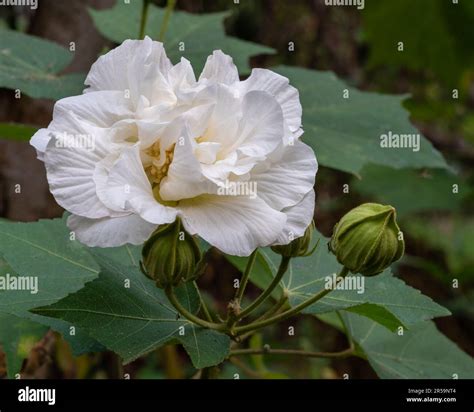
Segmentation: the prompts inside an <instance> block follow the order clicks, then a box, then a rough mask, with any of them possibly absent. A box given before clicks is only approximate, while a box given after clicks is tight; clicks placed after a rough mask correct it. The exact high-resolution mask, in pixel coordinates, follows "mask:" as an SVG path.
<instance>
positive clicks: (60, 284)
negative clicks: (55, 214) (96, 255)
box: [0, 219, 99, 315]
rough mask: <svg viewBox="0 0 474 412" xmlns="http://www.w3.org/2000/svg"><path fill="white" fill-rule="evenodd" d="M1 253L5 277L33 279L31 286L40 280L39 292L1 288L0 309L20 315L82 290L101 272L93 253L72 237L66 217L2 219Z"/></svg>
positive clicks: (0, 232)
mask: <svg viewBox="0 0 474 412" xmlns="http://www.w3.org/2000/svg"><path fill="white" fill-rule="evenodd" d="M0 253H1V255H3V258H4V259H5V261H6V263H5V262H1V261H0V273H1V274H2V275H3V278H4V279H5V280H8V279H12V278H18V277H22V278H23V279H30V286H32V285H34V282H35V280H37V287H38V290H37V293H34V292H35V291H34V290H11V289H9V288H7V290H0V294H1V300H0V312H7V313H11V314H16V315H21V313H24V312H25V311H27V310H28V309H31V308H34V307H37V306H42V305H49V304H51V303H53V302H56V301H58V300H59V299H62V298H63V297H65V296H67V295H68V294H70V293H73V292H76V291H77V290H79V289H81V288H82V287H83V286H84V285H85V284H86V283H87V282H90V281H91V280H93V279H95V278H96V277H97V275H98V274H99V267H98V265H97V264H96V263H95V261H94V259H93V258H92V256H91V255H90V254H89V253H88V252H87V251H86V250H84V248H83V247H82V245H80V244H79V243H78V242H77V241H75V240H70V232H69V229H68V228H67V227H66V225H65V222H64V220H63V219H54V220H40V221H38V222H34V223H18V222H5V221H0ZM7 264H8V265H7ZM10 272H13V273H10ZM8 274H9V277H8V276H7V275H8ZM31 281H32V282H31ZM32 292H33V293H32Z"/></svg>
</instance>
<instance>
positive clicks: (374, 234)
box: [329, 203, 405, 276]
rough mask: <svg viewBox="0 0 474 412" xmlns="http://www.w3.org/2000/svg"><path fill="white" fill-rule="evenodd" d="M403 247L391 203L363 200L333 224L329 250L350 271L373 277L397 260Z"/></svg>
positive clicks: (401, 253)
mask: <svg viewBox="0 0 474 412" xmlns="http://www.w3.org/2000/svg"><path fill="white" fill-rule="evenodd" d="M404 249H405V243H404V241H403V236H401V232H400V228H399V227H398V224H397V222H396V212H395V209H394V208H393V207H392V206H386V205H379V204H376V203H365V204H363V205H360V206H358V207H356V208H355V209H352V210H351V211H350V212H348V213H347V214H346V215H344V216H343V217H342V219H341V220H340V221H339V223H337V224H336V226H334V231H333V235H332V238H331V241H330V242H329V250H330V251H331V252H332V253H334V255H336V257H337V260H338V261H339V263H340V264H342V265H344V266H345V267H346V268H347V269H349V270H350V271H351V272H353V273H360V274H362V275H364V276H374V275H377V274H378V273H380V272H382V271H383V270H384V269H386V268H387V267H388V266H390V265H391V264H392V263H393V262H395V261H397V260H398V259H400V258H401V257H402V255H403V252H404Z"/></svg>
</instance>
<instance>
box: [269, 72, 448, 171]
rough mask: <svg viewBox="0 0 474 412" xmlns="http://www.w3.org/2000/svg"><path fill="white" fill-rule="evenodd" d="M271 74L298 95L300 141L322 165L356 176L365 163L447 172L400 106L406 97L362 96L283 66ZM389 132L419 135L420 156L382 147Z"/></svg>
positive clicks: (319, 75) (322, 76)
mask: <svg viewBox="0 0 474 412" xmlns="http://www.w3.org/2000/svg"><path fill="white" fill-rule="evenodd" d="M275 70H276V71H277V72H278V73H280V74H282V75H283V76H286V77H288V78H289V79H290V83H291V84H292V85H293V86H295V87H296V88H297V89H298V90H299V92H300V97H301V104H302V106H303V128H304V130H305V134H304V135H303V140H304V141H305V142H306V143H307V144H309V145H310V146H311V147H312V148H313V149H314V151H315V152H316V156H317V158H318V161H319V163H320V164H321V165H323V166H327V167H331V168H333V169H338V170H342V171H345V172H348V173H353V174H355V175H360V174H361V170H362V168H363V166H364V165H366V164H369V163H374V164H379V165H385V166H388V167H391V168H394V169H401V168H407V167H412V168H422V167H433V168H446V167H447V165H446V162H445V160H444V159H443V157H442V155H441V154H440V153H439V152H438V151H437V150H436V149H435V148H434V147H433V146H432V144H431V143H430V142H429V141H428V140H427V139H425V138H424V137H423V136H422V135H421V132H420V131H419V130H417V129H416V128H415V127H414V126H413V125H412V124H411V123H410V121H409V118H408V112H407V111H406V110H405V109H404V108H403V107H402V102H403V100H404V99H405V98H406V96H390V95H383V94H379V93H369V92H362V91H360V90H357V89H354V88H352V87H349V86H348V85H346V84H345V83H344V82H342V81H341V80H339V79H338V78H337V77H336V76H335V75H334V74H333V73H330V72H318V71H314V70H308V69H302V68H297V67H286V66H279V67H276V68H275ZM345 92H347V93H348V96H349V97H348V98H344V93H345ZM388 132H392V133H393V134H413V135H420V148H419V151H414V150H413V149H412V148H383V147H381V144H380V141H381V140H380V136H381V135H383V134H386V133H388Z"/></svg>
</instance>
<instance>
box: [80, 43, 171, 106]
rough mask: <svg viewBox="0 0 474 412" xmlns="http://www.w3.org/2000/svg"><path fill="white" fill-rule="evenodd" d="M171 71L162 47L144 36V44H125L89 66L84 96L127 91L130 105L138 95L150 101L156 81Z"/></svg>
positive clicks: (135, 100) (136, 99)
mask: <svg viewBox="0 0 474 412" xmlns="http://www.w3.org/2000/svg"><path fill="white" fill-rule="evenodd" d="M171 67H172V65H171V62H170V61H169V59H168V57H167V56H166V52H165V50H164V48H163V44H162V43H159V42H156V41H152V40H151V39H150V38H149V37H148V36H147V37H145V39H144V40H125V41H124V42H123V43H122V44H121V45H120V46H118V47H116V48H115V49H113V50H112V51H110V52H108V53H107V54H105V55H103V56H101V57H99V59H98V60H97V61H96V62H95V63H94V64H93V65H92V67H91V70H90V72H89V74H88V75H87V78H86V81H85V84H86V85H88V86H89V88H88V89H86V90H85V92H92V91H98V90H119V91H121V92H125V91H127V90H128V91H129V92H130V98H131V99H132V101H133V102H134V103H136V102H137V101H138V98H139V97H140V96H141V95H143V96H146V97H148V98H149V99H151V97H152V96H153V93H154V92H155V91H156V88H155V87H153V86H154V85H156V81H157V79H159V80H161V79H163V77H164V76H165V75H166V74H167V73H168V71H169V70H170V69H171Z"/></svg>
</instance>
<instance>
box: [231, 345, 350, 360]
mask: <svg viewBox="0 0 474 412" xmlns="http://www.w3.org/2000/svg"><path fill="white" fill-rule="evenodd" d="M353 354H354V349H353V348H352V347H351V348H348V349H345V350H343V351H340V352H309V351H304V350H298V349H270V348H262V349H236V350H233V351H231V352H230V355H229V357H231V356H240V355H294V356H302V357H307V358H346V357H348V356H351V355H353Z"/></svg>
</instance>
